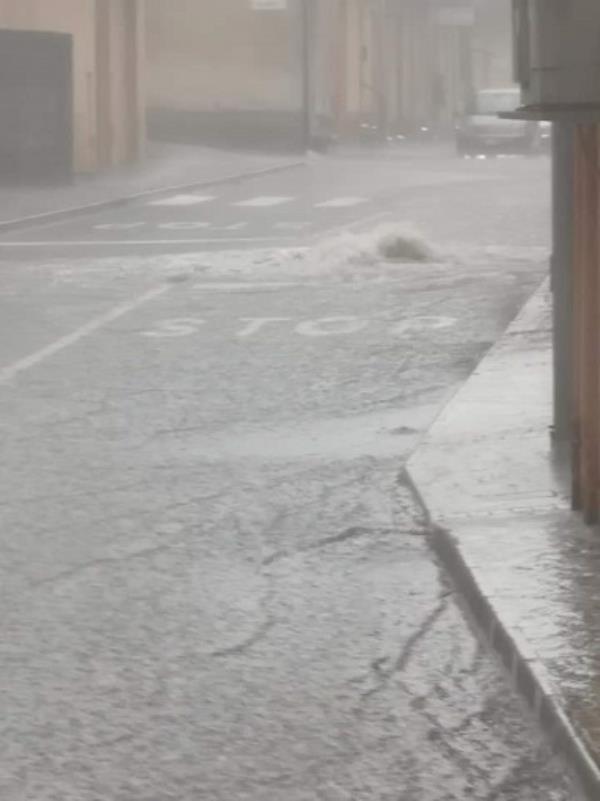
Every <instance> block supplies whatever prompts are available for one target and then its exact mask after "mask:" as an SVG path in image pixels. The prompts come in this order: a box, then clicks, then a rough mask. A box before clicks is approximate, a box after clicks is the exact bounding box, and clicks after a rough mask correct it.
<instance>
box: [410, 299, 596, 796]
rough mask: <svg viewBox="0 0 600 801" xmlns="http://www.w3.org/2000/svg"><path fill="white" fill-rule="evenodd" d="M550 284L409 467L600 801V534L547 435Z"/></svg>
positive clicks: (453, 566) (479, 608) (470, 594)
mask: <svg viewBox="0 0 600 801" xmlns="http://www.w3.org/2000/svg"><path fill="white" fill-rule="evenodd" d="M551 402H552V351H551V313H550V296H549V290H548V287H547V286H546V285H545V286H544V287H542V288H541V289H540V290H539V291H538V292H537V293H536V295H535V296H534V297H533V298H532V299H531V301H530V302H529V303H528V304H527V305H526V306H525V308H524V309H523V311H522V313H521V314H520V316H519V317H518V318H517V320H516V321H515V322H514V323H513V325H512V326H511V327H510V328H509V329H508V331H507V332H506V334H505V335H504V337H503V338H502V339H501V340H500V341H499V342H498V343H497V345H496V346H495V347H494V348H493V349H492V351H491V352H490V353H489V354H488V356H487V357H486V358H485V359H484V360H483V362H482V363H481V364H480V366H479V368H478V369H477V370H476V372H475V373H474V375H473V376H472V377H471V379H470V380H469V381H468V382H467V383H466V384H465V385H464V386H463V388H462V389H461V390H460V391H459V392H458V394H457V395H456V396H455V398H454V399H453V401H452V402H451V403H450V404H449V406H448V407H447V408H446V409H445V410H444V412H443V413H442V415H441V416H440V417H439V418H438V420H437V421H436V423H435V424H434V426H433V427H432V429H431V430H430V431H429V433H428V435H427V437H426V439H425V441H424V442H423V444H422V446H421V447H420V449H419V450H418V451H417V453H416V454H415V455H414V456H413V458H412V459H411V461H410V462H409V470H410V473H411V476H412V478H413V481H414V482H415V484H416V486H417V488H418V490H419V492H420V493H421V495H422V497H423V500H424V502H425V505H426V506H427V509H428V511H429V513H430V516H431V524H432V532H433V534H432V541H433V544H434V547H435V549H436V550H437V552H438V553H439V555H440V557H441V559H442V560H443V561H444V563H445V565H446V566H447V567H448V568H449V570H450V572H451V573H452V575H453V578H454V580H455V581H456V583H457V585H458V588H459V590H460V592H461V593H462V595H463V596H464V598H465V599H466V602H467V604H468V606H469V608H470V611H471V613H472V614H473V615H474V616H475V618H476V621H477V623H478V624H479V625H480V626H481V627H482V629H483V630H484V632H485V634H486V635H487V637H488V638H489V639H490V641H491V643H492V644H493V646H494V648H495V649H496V650H497V651H498V653H499V654H500V656H501V657H502V659H503V661H504V662H505V664H506V666H507V668H508V669H509V670H510V671H511V673H512V674H513V678H514V680H515V682H516V684H517V685H518V687H519V689H520V690H521V692H522V693H523V694H524V695H525V697H526V698H527V700H528V701H529V703H530V705H531V706H532V708H533V710H534V712H535V713H536V714H537V715H538V717H539V719H540V722H541V724H542V726H543V728H544V729H545V730H546V732H547V733H548V734H549V735H550V736H551V737H552V738H553V739H554V740H555V742H556V745H557V747H558V748H559V749H560V750H562V751H563V752H564V753H565V755H566V756H567V757H568V758H569V760H570V762H571V764H572V765H573V767H574V768H575V770H576V771H577V773H578V774H579V777H580V778H581V780H582V782H583V783H584V785H585V786H586V788H587V790H588V792H589V794H590V797H591V798H600V536H599V535H598V531H597V530H596V529H591V528H588V527H586V526H585V525H584V524H583V522H582V520H581V518H580V517H579V516H578V515H576V514H574V513H573V512H571V509H570V502H569V497H568V487H567V486H566V476H565V470H564V468H563V465H562V464H561V460H560V459H559V458H558V457H557V456H556V454H555V453H554V452H553V448H552V445H551V439H550V425H551V415H552V408H551Z"/></svg>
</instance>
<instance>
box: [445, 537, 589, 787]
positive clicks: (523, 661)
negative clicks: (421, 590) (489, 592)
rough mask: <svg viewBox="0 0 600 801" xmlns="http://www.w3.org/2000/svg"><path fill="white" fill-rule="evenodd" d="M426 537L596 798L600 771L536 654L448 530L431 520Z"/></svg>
mask: <svg viewBox="0 0 600 801" xmlns="http://www.w3.org/2000/svg"><path fill="white" fill-rule="evenodd" d="M429 539H430V543H431V547H432V548H433V551H434V553H435V554H436V556H437V557H438V559H439V560H440V562H441V563H442V565H443V566H444V568H445V569H446V571H447V572H448V574H449V576H450V578H451V580H452V582H453V583H454V584H455V585H456V587H457V589H458V591H459V593H460V595H461V600H463V601H464V603H465V604H466V606H467V609H468V612H469V613H470V615H471V616H472V617H473V618H474V622H475V624H476V626H477V628H479V630H480V631H481V633H482V634H483V637H484V639H485V641H486V642H487V643H488V645H489V646H491V648H492V650H493V651H494V652H495V653H496V654H497V655H498V656H499V658H500V660H501V661H502V664H503V665H504V667H505V668H506V670H508V672H509V674H510V677H511V679H512V682H513V684H514V686H515V688H516V689H517V691H518V692H519V693H520V695H521V696H522V697H523V698H524V699H525V701H526V702H527V705H528V706H529V708H530V710H531V711H532V712H533V714H534V717H535V719H536V721H537V723H538V724H539V726H540V727H541V729H542V732H543V733H544V735H545V736H546V737H547V738H548V739H549V741H550V744H551V746H552V748H553V749H554V750H556V751H557V752H558V753H560V755H561V756H562V757H563V758H564V759H565V760H566V761H567V763H568V765H569V766H570V768H571V769H572V771H573V772H574V773H575V776H576V778H577V779H578V781H579V782H580V784H581V785H582V788H583V790H584V791H585V793H586V794H587V795H588V797H589V799H590V801H595V800H596V799H598V798H600V769H599V768H598V766H597V764H596V762H595V760H594V759H593V758H592V756H591V755H590V753H589V751H588V749H587V747H586V745H585V743H584V742H583V740H582V738H581V737H580V736H579V734H578V733H577V731H576V730H575V728H574V727H573V725H572V724H571V722H570V721H569V719H568V717H567V715H566V714H565V712H564V710H563V708H562V704H561V701H560V699H558V698H557V697H556V694H555V693H554V692H553V690H552V688H551V687H550V684H549V682H548V681H547V679H546V677H545V675H544V669H543V667H542V665H541V664H540V663H539V662H537V660H536V658H535V656H534V655H532V654H531V653H529V654H528V648H527V644H526V643H525V642H524V641H523V640H522V639H521V635H520V632H519V631H518V630H517V629H515V628H514V627H513V629H512V630H510V629H509V628H508V627H507V626H505V625H504V623H503V622H502V620H501V619H500V617H499V615H498V614H497V612H496V610H495V609H494V606H493V604H492V603H491V602H490V600H489V599H488V598H486V596H485V595H484V594H483V592H482V591H481V588H480V587H479V585H478V583H477V578H476V576H475V574H474V573H473V571H472V570H471V569H470V568H469V567H468V565H467V563H466V562H465V560H464V558H463V556H462V553H461V551H460V547H459V545H458V543H457V542H456V540H455V538H454V537H453V536H452V534H451V533H450V531H448V530H446V529H443V528H440V527H437V526H436V525H434V524H431V525H430V537H429Z"/></svg>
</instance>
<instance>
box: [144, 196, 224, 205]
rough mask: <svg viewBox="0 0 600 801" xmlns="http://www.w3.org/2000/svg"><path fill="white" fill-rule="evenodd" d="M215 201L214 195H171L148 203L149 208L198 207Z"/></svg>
mask: <svg viewBox="0 0 600 801" xmlns="http://www.w3.org/2000/svg"><path fill="white" fill-rule="evenodd" d="M211 200H215V197H214V195H172V196H171V197H164V198H160V199H159V200H153V201H151V202H150V203H148V205H149V206H199V205H200V204H201V203H210V202H211Z"/></svg>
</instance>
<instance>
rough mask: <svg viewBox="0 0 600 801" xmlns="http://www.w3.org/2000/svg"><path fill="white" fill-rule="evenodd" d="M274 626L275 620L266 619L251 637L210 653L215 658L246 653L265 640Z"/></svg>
mask: <svg viewBox="0 0 600 801" xmlns="http://www.w3.org/2000/svg"><path fill="white" fill-rule="evenodd" d="M274 627H275V621H274V620H266V621H265V622H264V623H263V624H262V625H261V626H259V627H258V629H256V631H255V632H254V634H251V635H250V637H247V638H246V639H245V640H242V641H241V642H239V643H236V644H235V645H231V646H229V647H228V648H220V649H219V650H217V651H213V652H212V653H211V654H210V655H211V656H212V657H213V658H215V659H223V658H225V657H228V656H240V655H242V654H245V653H246V652H247V651H249V650H250V649H251V648H253V647H254V646H255V645H257V644H258V643H259V642H260V641H261V640H264V639H265V637H267V635H268V634H269V632H270V631H271V630H272V629H273V628H274Z"/></svg>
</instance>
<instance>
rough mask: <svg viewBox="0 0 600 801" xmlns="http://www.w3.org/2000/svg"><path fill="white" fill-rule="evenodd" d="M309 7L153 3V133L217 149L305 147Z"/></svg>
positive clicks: (289, 0)
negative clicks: (306, 15) (237, 146)
mask: <svg viewBox="0 0 600 801" xmlns="http://www.w3.org/2000/svg"><path fill="white" fill-rule="evenodd" d="M304 6H305V4H304V2H301V0H286V2H281V3H261V2H253V0H219V2H211V3H208V2H198V0H169V2H168V3H165V2H164V0H147V51H148V95H147V98H148V119H149V127H150V131H151V134H152V135H153V136H155V137H157V138H168V139H184V140H187V141H202V142H206V143H209V144H217V145H243V146H251V147H277V146H287V145H299V144H300V143H301V142H302V138H303V126H304V124H305V123H304V116H303V115H304V114H305V94H306V87H305V82H306V79H307V75H306V64H305V60H306V52H305V49H304V37H305V26H306V24H307V20H306V18H305V14H304V11H305V7H304Z"/></svg>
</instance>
